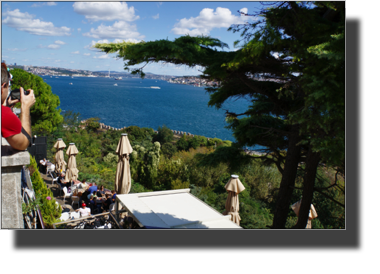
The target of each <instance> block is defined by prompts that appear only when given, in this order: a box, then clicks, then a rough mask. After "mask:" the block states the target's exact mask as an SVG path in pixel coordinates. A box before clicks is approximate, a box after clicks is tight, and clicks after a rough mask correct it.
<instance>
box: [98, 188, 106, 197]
mask: <svg viewBox="0 0 380 274" xmlns="http://www.w3.org/2000/svg"><path fill="white" fill-rule="evenodd" d="M104 194H105V191H104V186H99V189H98V191H97V192H96V196H98V197H103V196H104Z"/></svg>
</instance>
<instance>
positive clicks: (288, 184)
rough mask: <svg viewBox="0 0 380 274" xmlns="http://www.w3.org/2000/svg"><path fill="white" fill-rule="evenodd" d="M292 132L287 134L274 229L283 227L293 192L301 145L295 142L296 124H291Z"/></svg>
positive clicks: (297, 139) (297, 138)
mask: <svg viewBox="0 0 380 274" xmlns="http://www.w3.org/2000/svg"><path fill="white" fill-rule="evenodd" d="M292 132H293V133H292V134H291V135H289V145H288V151H287V153H286V159H285V166H284V171H283V173H282V179H281V184H280V190H279V193H278V198H277V203H276V209H275V212H274V217H273V226H272V228H275V229H283V228H285V224H286V219H287V218H288V212H289V206H290V202H291V201H290V199H291V196H292V193H293V190H294V189H293V187H294V184H295V180H296V176H297V168H298V163H299V160H300V155H301V147H300V146H299V145H297V143H298V142H299V141H300V140H301V138H300V136H299V131H298V127H297V126H293V128H292Z"/></svg>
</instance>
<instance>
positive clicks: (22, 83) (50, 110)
mask: <svg viewBox="0 0 380 274" xmlns="http://www.w3.org/2000/svg"><path fill="white" fill-rule="evenodd" d="M11 73H12V75H13V80H12V89H15V88H17V89H19V88H20V87H23V88H24V90H27V89H33V91H34V95H35V98H36V103H35V104H34V106H33V107H32V108H31V110H30V114H31V119H32V132H34V133H37V134H47V133H52V132H53V131H55V130H56V129H57V127H58V125H60V124H61V123H62V121H63V117H62V115H61V114H60V112H61V110H60V109H58V106H59V104H60V101H59V97H58V96H57V95H55V94H53V92H52V90H51V87H50V86H49V85H48V84H46V83H45V82H44V81H43V79H42V78H41V77H39V76H37V75H34V74H32V73H29V72H26V71H24V70H22V69H13V70H12V71H11Z"/></svg>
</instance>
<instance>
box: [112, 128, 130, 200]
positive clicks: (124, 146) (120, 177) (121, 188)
mask: <svg viewBox="0 0 380 274" xmlns="http://www.w3.org/2000/svg"><path fill="white" fill-rule="evenodd" d="M132 151H133V149H132V146H131V144H130V143H129V140H128V136H127V134H126V133H123V134H121V138H120V140H119V144H118V145H117V148H116V153H117V154H118V155H119V161H118V163H117V169H116V178H115V191H116V193H117V194H128V193H129V191H130V190H131V182H132V180H131V169H130V166H129V154H131V153H132Z"/></svg>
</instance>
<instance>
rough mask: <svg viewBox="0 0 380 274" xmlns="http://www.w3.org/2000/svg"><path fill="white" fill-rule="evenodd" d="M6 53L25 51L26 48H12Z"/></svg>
mask: <svg viewBox="0 0 380 274" xmlns="http://www.w3.org/2000/svg"><path fill="white" fill-rule="evenodd" d="M6 50H8V51H26V48H25V49H18V48H13V49H6Z"/></svg>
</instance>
